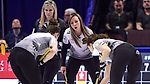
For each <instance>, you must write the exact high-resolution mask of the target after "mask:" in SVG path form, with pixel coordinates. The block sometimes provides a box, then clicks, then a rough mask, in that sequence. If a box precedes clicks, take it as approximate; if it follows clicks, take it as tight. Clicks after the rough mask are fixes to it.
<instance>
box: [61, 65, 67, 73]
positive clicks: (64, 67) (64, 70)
mask: <svg viewBox="0 0 150 84" xmlns="http://www.w3.org/2000/svg"><path fill="white" fill-rule="evenodd" d="M60 71H61V73H62V74H65V73H66V66H61V68H60Z"/></svg>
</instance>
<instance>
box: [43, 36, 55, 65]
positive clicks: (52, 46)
mask: <svg viewBox="0 0 150 84" xmlns="http://www.w3.org/2000/svg"><path fill="white" fill-rule="evenodd" d="M57 45H58V42H57V39H55V38H52V40H51V43H50V47H49V50H48V51H47V52H46V53H47V55H46V56H45V57H44V59H43V62H44V63H46V62H47V61H48V60H50V59H52V58H53V57H54V56H55V54H56V53H57V51H58V47H57Z"/></svg>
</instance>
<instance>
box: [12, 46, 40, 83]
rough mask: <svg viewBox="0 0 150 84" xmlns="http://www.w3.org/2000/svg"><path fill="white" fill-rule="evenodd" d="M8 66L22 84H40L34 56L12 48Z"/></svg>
mask: <svg viewBox="0 0 150 84" xmlns="http://www.w3.org/2000/svg"><path fill="white" fill-rule="evenodd" d="M10 64H11V67H12V70H13V72H14V74H15V75H16V77H17V78H18V79H19V81H21V83H22V84H42V77H41V73H40V69H39V67H38V64H37V62H36V60H35V58H34V56H33V55H32V54H31V53H30V52H28V51H27V50H25V49H22V48H14V49H13V50H12V51H11V53H10Z"/></svg>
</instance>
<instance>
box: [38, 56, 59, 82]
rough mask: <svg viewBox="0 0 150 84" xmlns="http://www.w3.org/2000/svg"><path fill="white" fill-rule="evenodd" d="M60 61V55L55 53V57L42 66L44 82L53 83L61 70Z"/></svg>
mask: <svg viewBox="0 0 150 84" xmlns="http://www.w3.org/2000/svg"><path fill="white" fill-rule="evenodd" d="M60 63H61V62H60V56H58V55H55V56H54V58H52V59H51V60H49V61H48V62H46V63H45V64H44V65H41V66H40V70H41V72H42V76H43V84H52V82H53V79H54V77H55V75H56V74H57V72H58V71H59V70H60V66H61V65H60Z"/></svg>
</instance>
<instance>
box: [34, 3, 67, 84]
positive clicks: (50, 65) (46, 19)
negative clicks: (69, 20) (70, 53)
mask: <svg viewBox="0 0 150 84" xmlns="http://www.w3.org/2000/svg"><path fill="white" fill-rule="evenodd" d="M53 21H55V22H57V24H58V26H59V27H60V28H61V31H60V36H59V38H58V41H59V42H61V40H62V36H63V32H64V30H65V29H66V27H65V23H64V21H63V20H62V19H60V18H58V16H57V6H56V3H55V2H54V1H53V0H46V1H45V2H44V3H43V6H42V9H41V16H40V18H39V19H38V20H37V22H36V23H35V31H34V32H45V31H46V29H47V27H48V25H50V24H51V23H52V22H53ZM40 68H41V72H42V76H43V83H44V84H52V81H53V78H54V76H55V75H56V74H57V72H58V70H59V69H60V56H59V54H57V55H56V56H55V57H54V58H52V59H51V60H49V61H48V62H47V63H45V64H44V65H40Z"/></svg>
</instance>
